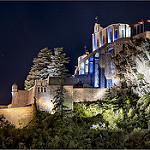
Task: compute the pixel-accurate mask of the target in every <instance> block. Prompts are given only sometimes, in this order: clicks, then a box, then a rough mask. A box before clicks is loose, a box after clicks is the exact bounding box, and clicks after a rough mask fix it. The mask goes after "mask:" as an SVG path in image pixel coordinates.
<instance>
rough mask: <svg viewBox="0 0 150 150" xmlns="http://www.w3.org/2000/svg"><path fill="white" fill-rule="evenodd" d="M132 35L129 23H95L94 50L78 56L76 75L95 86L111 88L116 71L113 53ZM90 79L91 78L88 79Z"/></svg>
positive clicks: (120, 48)
mask: <svg viewBox="0 0 150 150" xmlns="http://www.w3.org/2000/svg"><path fill="white" fill-rule="evenodd" d="M130 37H131V27H130V26H129V25H128V24H123V23H117V24H111V25H109V26H107V27H106V28H103V27H101V26H100V24H98V23H95V26H94V33H93V34H92V52H91V53H90V54H89V52H86V53H85V54H83V55H82V56H80V57H79V58H78V67H77V68H76V70H75V77H76V78H78V79H79V80H81V81H82V82H84V83H86V84H89V85H90V86H91V87H94V88H111V87H112V86H114V85H115V79H113V73H114V72H115V70H114V66H113V62H112V58H111V54H112V52H113V53H118V52H119V51H121V50H122V49H123V48H124V45H125V44H126V43H127V42H128V41H129V38H130ZM87 79H89V80H87Z"/></svg>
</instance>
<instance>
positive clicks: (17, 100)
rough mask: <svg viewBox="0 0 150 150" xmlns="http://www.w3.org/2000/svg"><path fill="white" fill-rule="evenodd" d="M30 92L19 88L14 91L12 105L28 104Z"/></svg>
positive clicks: (21, 105)
mask: <svg viewBox="0 0 150 150" xmlns="http://www.w3.org/2000/svg"><path fill="white" fill-rule="evenodd" d="M28 97H29V92H28V91H25V90H18V92H14V93H13V98H12V107H23V106H26V105H27V104H28Z"/></svg>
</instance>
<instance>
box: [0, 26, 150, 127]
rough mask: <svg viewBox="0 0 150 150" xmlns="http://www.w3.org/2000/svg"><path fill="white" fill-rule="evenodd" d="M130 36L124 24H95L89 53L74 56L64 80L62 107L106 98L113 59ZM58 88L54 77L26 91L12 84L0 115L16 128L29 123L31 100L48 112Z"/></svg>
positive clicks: (147, 35)
mask: <svg viewBox="0 0 150 150" xmlns="http://www.w3.org/2000/svg"><path fill="white" fill-rule="evenodd" d="M130 37H131V27H130V26H129V25H128V24H123V23H117V24H112V25H109V26H107V27H105V28H103V27H101V26H100V24H98V23H95V25H94V33H93V34H92V52H91V53H89V52H88V51H87V50H86V51H85V54H83V55H82V56H80V57H78V66H76V69H75V73H74V75H73V76H71V77H69V78H66V79H65V81H64V89H65V90H66V93H65V100H66V101H65V104H67V106H69V109H73V102H84V101H97V100H101V99H103V98H104V97H105V96H106V93H107V89H108V88H111V87H112V86H115V85H117V78H116V77H115V76H114V74H115V72H116V70H115V68H114V65H113V57H115V56H117V55H119V54H120V53H121V51H122V50H124V48H125V44H126V43H128V42H129V40H130ZM134 37H135V38H140V37H145V38H149V39H150V32H148V31H146V32H143V33H141V34H138V35H136V36H134ZM112 56H113V57H112ZM120 61H121V60H120ZM58 86H59V78H57V77H52V78H49V77H48V78H47V79H45V80H36V81H35V85H34V86H33V87H32V88H31V89H29V90H18V87H17V85H16V84H13V85H12V103H11V104H10V105H8V106H5V107H0V114H4V116H5V117H6V118H7V119H8V120H9V121H10V122H12V123H14V124H16V125H17V126H20V124H18V123H19V121H20V120H26V122H29V121H30V120H31V119H32V117H33V113H34V108H33V104H34V102H35V100H36V103H37V108H38V109H39V110H41V111H48V112H52V108H53V99H54V96H55V95H56V89H57V88H58Z"/></svg>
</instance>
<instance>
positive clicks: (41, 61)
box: [24, 47, 52, 90]
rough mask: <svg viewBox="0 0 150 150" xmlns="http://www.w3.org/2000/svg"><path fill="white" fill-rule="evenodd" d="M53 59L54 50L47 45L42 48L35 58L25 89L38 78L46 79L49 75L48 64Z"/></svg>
mask: <svg viewBox="0 0 150 150" xmlns="http://www.w3.org/2000/svg"><path fill="white" fill-rule="evenodd" d="M51 60H52V52H51V50H50V49H48V48H47V47H46V48H44V49H42V50H40V52H39V54H38V57H37V58H34V59H33V66H32V67H31V70H30V72H29V75H28V76H27V78H26V80H25V84H24V85H25V90H28V89H30V88H31V87H32V86H34V83H35V80H36V79H44V78H46V77H48V76H49V74H50V72H49V70H48V68H47V67H48V65H49V64H50V63H51Z"/></svg>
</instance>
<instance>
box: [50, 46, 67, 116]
mask: <svg viewBox="0 0 150 150" xmlns="http://www.w3.org/2000/svg"><path fill="white" fill-rule="evenodd" d="M62 52H63V48H55V49H54V54H55V55H54V56H53V58H52V63H51V64H50V65H49V66H48V68H49V69H50V70H51V74H50V75H51V76H52V77H60V85H59V87H58V89H57V90H56V95H55V96H54V100H53V104H54V108H53V110H55V111H56V112H60V113H61V116H63V112H64V109H65V108H67V106H65V105H64V101H65V97H64V94H65V92H66V91H65V89H64V87H63V86H64V78H65V77H66V76H67V75H68V70H67V69H66V68H65V64H66V63H69V57H67V58H66V54H65V53H62Z"/></svg>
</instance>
